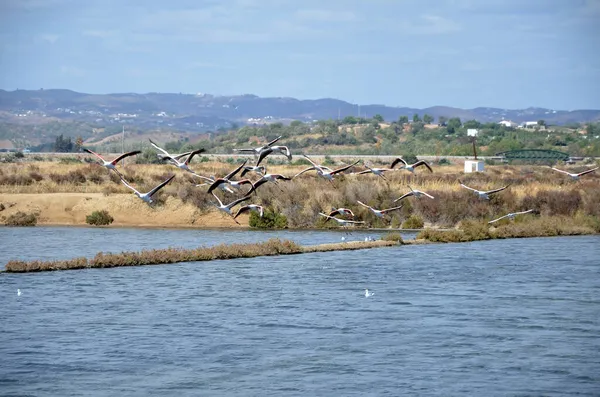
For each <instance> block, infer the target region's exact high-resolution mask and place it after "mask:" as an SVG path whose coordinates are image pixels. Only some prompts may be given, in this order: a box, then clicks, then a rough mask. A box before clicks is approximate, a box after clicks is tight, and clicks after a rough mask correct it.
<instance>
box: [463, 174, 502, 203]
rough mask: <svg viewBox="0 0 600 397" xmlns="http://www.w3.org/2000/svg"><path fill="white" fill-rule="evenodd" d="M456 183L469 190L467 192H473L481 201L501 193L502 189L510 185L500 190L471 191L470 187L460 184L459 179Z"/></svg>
mask: <svg viewBox="0 0 600 397" xmlns="http://www.w3.org/2000/svg"><path fill="white" fill-rule="evenodd" d="M458 182H459V183H460V186H462V187H464V188H465V189H469V190H471V191H473V192H475V194H476V195H477V196H479V198H480V199H482V200H489V199H490V194H493V193H498V192H501V191H503V190H504V189H506V188H507V187H509V186H510V185H506V186H503V187H501V188H498V189H493V190H477V189H473V188H472V187H468V186H467V185H465V184H464V183H462V181H461V180H460V179H459V180H458Z"/></svg>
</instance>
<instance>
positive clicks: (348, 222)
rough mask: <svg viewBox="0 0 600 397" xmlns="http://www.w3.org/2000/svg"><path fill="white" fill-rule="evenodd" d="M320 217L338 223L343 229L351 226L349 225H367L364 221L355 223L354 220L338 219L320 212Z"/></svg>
mask: <svg viewBox="0 0 600 397" xmlns="http://www.w3.org/2000/svg"><path fill="white" fill-rule="evenodd" d="M319 215H321V216H324V217H325V218H327V220H333V221H336V222H337V223H338V225H340V226H342V227H344V226H349V225H361V224H364V223H365V222H364V221H353V220H348V219H341V218H336V217H333V216H329V215H326V214H324V213H322V212H319Z"/></svg>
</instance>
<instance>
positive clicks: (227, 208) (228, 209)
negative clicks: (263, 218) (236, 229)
mask: <svg viewBox="0 0 600 397" xmlns="http://www.w3.org/2000/svg"><path fill="white" fill-rule="evenodd" d="M212 195H213V197H214V198H216V199H217V201H218V202H219V205H217V204H214V205H215V206H216V207H217V208H218V209H219V210H221V211H223V212H224V213H226V214H228V215H230V216H231V217H232V218H233V214H232V213H231V209H232V208H233V207H235V206H236V205H238V204H239V203H241V202H242V201H246V200H248V199H249V198H250V195H247V196H244V197H242V198H239V199H237V200H233V201H232V202H231V203H229V204H223V202H222V201H221V199H220V198H219V197H217V196H216V195H215V194H214V193H212ZM233 220H234V221H235V223H237V224H238V225H240V223H239V222H238V221H237V220H236V219H235V218H233Z"/></svg>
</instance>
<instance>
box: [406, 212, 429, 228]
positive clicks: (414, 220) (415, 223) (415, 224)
mask: <svg viewBox="0 0 600 397" xmlns="http://www.w3.org/2000/svg"><path fill="white" fill-rule="evenodd" d="M424 225H425V222H423V218H421V217H420V216H418V215H411V216H410V217H409V218H408V219H407V220H405V221H404V223H402V229H422V228H423V226H424Z"/></svg>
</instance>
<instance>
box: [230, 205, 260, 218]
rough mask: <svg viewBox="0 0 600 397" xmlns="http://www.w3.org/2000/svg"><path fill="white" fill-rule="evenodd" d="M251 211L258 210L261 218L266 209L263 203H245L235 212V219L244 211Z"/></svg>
mask: <svg viewBox="0 0 600 397" xmlns="http://www.w3.org/2000/svg"><path fill="white" fill-rule="evenodd" d="M250 211H258V216H260V217H261V218H262V217H263V215H264V214H265V209H264V208H263V206H262V205H258V204H248V205H244V206H242V207H240V208H239V209H238V211H237V213H236V214H235V216H234V217H233V219H236V218H237V217H238V216H240V215H241V214H243V213H244V212H250Z"/></svg>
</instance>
